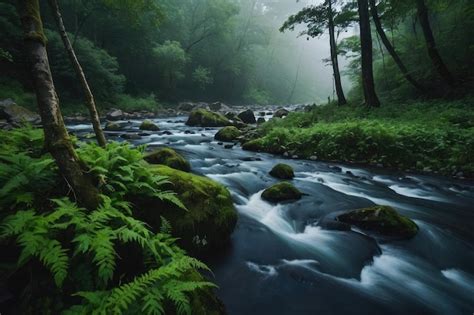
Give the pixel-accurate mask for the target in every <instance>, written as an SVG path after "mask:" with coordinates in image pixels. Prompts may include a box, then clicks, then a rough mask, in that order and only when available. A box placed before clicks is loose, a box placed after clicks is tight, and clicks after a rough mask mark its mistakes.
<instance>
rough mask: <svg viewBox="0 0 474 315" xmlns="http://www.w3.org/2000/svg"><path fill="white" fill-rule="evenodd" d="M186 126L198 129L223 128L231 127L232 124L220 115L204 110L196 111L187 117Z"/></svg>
mask: <svg viewBox="0 0 474 315" xmlns="http://www.w3.org/2000/svg"><path fill="white" fill-rule="evenodd" d="M186 125H188V126H200V127H225V126H231V125H232V122H231V121H229V119H227V118H226V117H225V116H223V115H221V114H218V113H214V112H211V111H208V110H205V109H196V110H193V111H192V112H191V114H190V115H189V118H188V121H187V122H186Z"/></svg>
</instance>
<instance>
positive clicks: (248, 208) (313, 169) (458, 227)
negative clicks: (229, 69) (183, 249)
mask: <svg viewBox="0 0 474 315" xmlns="http://www.w3.org/2000/svg"><path fill="white" fill-rule="evenodd" d="M186 118H187V117H174V118H166V119H155V120H154V121H155V122H156V123H157V124H158V125H159V126H160V128H161V131H159V132H153V133H149V135H144V136H142V137H141V138H140V139H136V140H129V141H131V142H133V143H134V144H147V145H148V147H149V148H153V147H160V146H169V147H172V148H174V149H176V150H177V151H178V152H180V153H181V154H183V155H184V156H185V157H186V158H187V159H188V160H189V161H190V163H191V165H192V171H193V172H194V173H197V174H202V175H205V176H208V177H210V178H212V179H214V180H216V181H218V182H220V183H222V184H223V185H225V186H226V187H227V188H228V189H229V190H230V192H231V194H232V196H233V199H234V202H235V206H236V209H237V211H238V213H239V220H238V223H237V226H236V229H235V231H234V233H233V235H232V242H231V245H230V247H229V248H228V249H227V250H225V252H223V253H221V254H219V255H218V256H217V257H215V258H213V259H212V260H211V261H209V262H207V263H208V264H209V265H210V267H211V268H212V270H213V273H214V277H215V278H213V279H212V280H213V281H214V282H215V283H216V284H217V285H218V286H219V289H218V291H217V292H218V295H219V297H220V298H221V299H222V301H223V302H224V304H225V305H226V308H227V310H228V313H229V314H230V315H240V314H275V315H283V314H285V315H286V314H288V315H290V314H291V315H295V314H344V315H348V314H365V315H368V314H450V315H451V314H453V315H454V314H469V315H470V314H473V313H474V246H473V244H474V183H473V182H468V181H459V180H454V179H450V178H444V177H435V176H425V175H414V174H405V173H402V172H396V171H388V170H383V169H379V168H375V169H374V168H363V167H354V166H347V165H343V164H335V163H325V162H318V161H307V160H291V159H283V158H281V157H278V156H274V155H270V154H264V153H254V152H246V151H243V150H241V148H240V146H238V145H236V146H234V147H233V148H231V149H228V148H227V149H226V148H224V146H223V145H219V144H218V143H217V142H216V141H215V140H214V138H213V137H214V134H215V133H216V131H217V130H218V129H217V128H194V127H188V126H185V124H184V122H185V120H186ZM139 123H140V121H131V122H130V123H129V124H128V125H127V129H126V132H129V133H137V132H140V131H139V130H138V126H139ZM69 129H70V130H71V131H73V132H74V133H75V134H77V135H78V136H79V137H81V136H83V135H84V134H86V133H89V132H91V127H90V126H88V125H71V126H69ZM163 131H169V132H170V133H171V134H168V135H164V134H162V133H163ZM123 133H124V132H117V133H115V132H108V133H107V134H108V136H109V138H110V139H116V140H120V139H121V138H118V137H116V136H118V135H119V134H123ZM280 162H284V163H287V164H289V165H291V166H292V167H293V168H294V170H295V175H296V177H295V179H294V180H293V183H294V184H295V186H296V187H297V188H298V189H300V190H301V191H302V192H304V193H305V194H306V195H305V196H304V197H303V198H302V199H301V200H299V201H297V202H294V203H284V204H278V205H271V204H269V203H267V202H264V201H263V200H262V199H261V198H260V195H261V193H262V191H263V190H264V189H265V188H267V187H268V186H270V185H272V184H273V183H276V182H277V180H276V179H274V178H272V177H271V176H269V175H268V172H269V171H270V169H271V168H272V167H273V166H274V165H275V164H276V163H280ZM374 204H382V205H390V206H393V207H395V208H396V209H397V210H398V211H399V212H400V213H401V214H403V215H405V216H408V217H410V218H411V219H413V220H414V221H415V222H416V223H417V224H418V226H419V228H420V229H419V232H418V234H417V235H416V236H415V237H414V238H413V239H410V240H405V241H384V240H381V239H374V238H372V237H370V236H368V235H366V234H364V233H363V232H362V231H358V230H355V229H353V230H351V231H339V230H335V229H331V225H330V224H327V222H329V221H330V219H331V217H333V216H334V215H335V214H337V213H338V212H340V211H346V210H351V209H356V208H361V207H366V206H371V205H374Z"/></svg>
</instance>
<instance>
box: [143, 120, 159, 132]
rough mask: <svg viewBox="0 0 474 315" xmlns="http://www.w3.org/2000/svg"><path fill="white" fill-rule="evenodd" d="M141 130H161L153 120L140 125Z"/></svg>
mask: <svg viewBox="0 0 474 315" xmlns="http://www.w3.org/2000/svg"><path fill="white" fill-rule="evenodd" d="M140 130H148V131H158V130H160V128H159V127H158V125H156V124H155V123H154V122H152V121H151V120H148V119H146V120H144V121H143V122H142V124H141V125H140Z"/></svg>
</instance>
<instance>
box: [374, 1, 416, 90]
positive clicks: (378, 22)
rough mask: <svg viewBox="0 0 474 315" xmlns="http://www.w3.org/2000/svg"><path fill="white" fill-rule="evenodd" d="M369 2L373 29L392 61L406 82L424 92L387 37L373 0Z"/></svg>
mask: <svg viewBox="0 0 474 315" xmlns="http://www.w3.org/2000/svg"><path fill="white" fill-rule="evenodd" d="M369 4H370V11H371V13H372V19H373V21H374V25H375V29H376V30H377V33H378V34H379V36H380V39H381V40H382V43H383V44H384V46H385V48H386V49H387V51H388V53H389V54H390V56H392V58H393V61H395V64H396V65H397V66H398V68H399V69H400V71H401V73H402V74H403V76H404V77H405V79H406V80H407V81H408V82H410V83H411V84H412V85H413V86H414V87H415V88H416V89H417V90H419V91H421V92H425V89H424V87H423V86H422V85H421V84H420V83H419V82H417V81H416V80H415V78H413V76H412V75H411V74H410V72H409V71H408V69H407V67H406V66H405V64H404V63H403V61H402V59H401V58H400V56H399V55H398V53H397V52H396V50H395V47H393V45H392V43H391V42H390V40H389V39H388V37H387V34H386V33H385V30H384V29H383V26H382V22H381V20H380V16H379V13H378V9H377V5H376V3H375V0H369Z"/></svg>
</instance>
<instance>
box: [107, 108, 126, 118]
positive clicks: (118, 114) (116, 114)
mask: <svg viewBox="0 0 474 315" xmlns="http://www.w3.org/2000/svg"><path fill="white" fill-rule="evenodd" d="M124 117H125V113H124V112H123V111H122V110H121V109H112V110H111V111H109V112H108V113H107V116H106V118H107V120H112V121H115V120H122V119H124Z"/></svg>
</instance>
